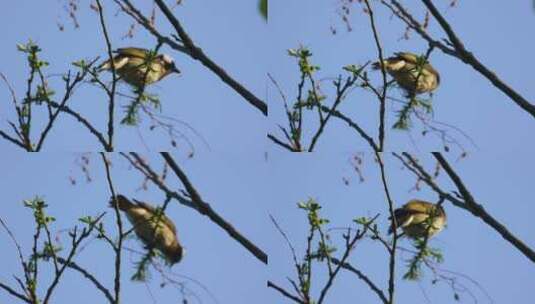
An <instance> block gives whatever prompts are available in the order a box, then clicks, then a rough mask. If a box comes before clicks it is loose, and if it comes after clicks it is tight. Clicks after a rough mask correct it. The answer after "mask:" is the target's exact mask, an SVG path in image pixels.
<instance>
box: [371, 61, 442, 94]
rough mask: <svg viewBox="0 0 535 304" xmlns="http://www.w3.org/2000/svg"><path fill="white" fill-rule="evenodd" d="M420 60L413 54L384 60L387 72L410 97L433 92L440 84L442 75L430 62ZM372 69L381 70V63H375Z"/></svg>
mask: <svg viewBox="0 0 535 304" xmlns="http://www.w3.org/2000/svg"><path fill="white" fill-rule="evenodd" d="M420 58H421V57H420V56H418V55H416V54H413V53H409V52H398V53H394V56H392V57H389V58H387V59H384V60H383V64H384V67H385V71H386V72H388V74H390V76H392V77H393V78H394V80H395V81H396V82H397V83H398V85H399V86H400V87H402V88H403V89H404V90H405V91H406V92H407V93H408V96H414V95H417V94H422V93H426V92H432V91H434V90H436V88H437V87H438V86H439V84H440V74H439V73H438V72H437V70H435V69H434V68H433V66H432V65H431V64H430V63H429V62H422V61H421V59H420ZM372 68H373V69H374V70H379V69H381V63H380V62H375V63H374V64H373V65H372ZM417 79H418V81H416V80H417Z"/></svg>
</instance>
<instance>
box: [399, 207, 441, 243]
mask: <svg viewBox="0 0 535 304" xmlns="http://www.w3.org/2000/svg"><path fill="white" fill-rule="evenodd" d="M394 217H395V218H396V222H397V226H398V227H401V229H403V232H404V233H405V235H407V236H408V237H410V238H412V239H420V238H425V237H426V235H427V238H431V237H432V236H434V235H436V234H437V233H439V232H440V231H441V230H442V229H443V228H444V226H445V225H446V220H447V217H446V212H445V211H444V208H442V206H439V205H436V204H433V203H430V202H426V201H422V200H418V199H413V200H410V201H409V202H407V203H406V204H405V205H403V206H402V207H401V208H398V209H396V210H394ZM390 220H392V218H391V217H390ZM394 229H395V227H394V225H391V226H390V229H389V230H388V234H391V233H393V232H394Z"/></svg>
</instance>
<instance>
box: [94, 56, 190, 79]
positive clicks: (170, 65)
mask: <svg viewBox="0 0 535 304" xmlns="http://www.w3.org/2000/svg"><path fill="white" fill-rule="evenodd" d="M114 53H116V54H117V55H115V57H113V63H114V66H115V71H116V72H117V74H118V75H119V76H120V79H122V80H124V81H125V82H127V83H129V84H130V85H132V86H134V87H136V88H141V87H143V86H144V85H145V86H146V85H149V84H151V83H155V82H157V81H160V80H162V79H163V78H164V77H165V76H167V75H169V74H171V73H177V74H180V70H179V69H177V67H176V66H175V62H174V60H173V58H171V57H170V56H169V55H165V54H157V55H155V56H153V57H152V58H151V56H150V54H151V51H150V50H147V49H142V48H136V47H127V48H120V49H117V50H116V51H114ZM100 69H101V70H111V61H110V60H107V61H106V62H104V63H103V64H101V66H100ZM143 84H144V85H143Z"/></svg>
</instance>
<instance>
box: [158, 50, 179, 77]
mask: <svg viewBox="0 0 535 304" xmlns="http://www.w3.org/2000/svg"><path fill="white" fill-rule="evenodd" d="M160 56H161V59H162V62H163V65H164V68H165V71H167V74H169V73H177V74H180V70H179V69H178V68H177V67H176V65H175V61H174V60H173V58H171V56H169V55H167V54H163V55H160Z"/></svg>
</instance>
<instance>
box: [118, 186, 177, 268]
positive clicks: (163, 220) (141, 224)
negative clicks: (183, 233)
mask: <svg viewBox="0 0 535 304" xmlns="http://www.w3.org/2000/svg"><path fill="white" fill-rule="evenodd" d="M134 202H135V204H134V203H132V202H131V201H130V200H129V199H127V198H126V197H125V196H123V195H120V194H119V195H117V203H118V207H119V209H120V210H121V211H123V212H124V213H126V217H127V218H128V220H129V221H130V223H132V225H133V226H134V231H135V232H136V235H137V236H138V237H139V238H140V239H141V240H142V241H143V243H145V245H147V247H149V248H151V247H152V248H156V249H158V250H159V251H160V252H162V253H163V254H164V256H165V257H166V259H167V261H168V262H169V263H170V264H175V263H178V262H180V260H181V259H182V256H183V254H184V250H183V248H182V246H181V245H180V243H179V242H178V238H177V235H176V228H175V224H173V222H172V221H171V220H170V219H169V218H168V217H167V216H165V215H164V214H162V215H161V216H160V220H159V221H158V229H156V222H157V220H158V218H157V216H158V215H157V213H156V209H155V208H154V207H152V206H150V205H148V204H146V203H144V202H140V201H138V200H135V199H134ZM114 206H115V200H114V199H113V197H112V198H111V199H110V207H113V208H114Z"/></svg>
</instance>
